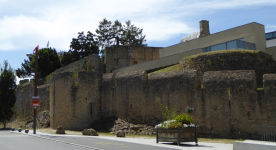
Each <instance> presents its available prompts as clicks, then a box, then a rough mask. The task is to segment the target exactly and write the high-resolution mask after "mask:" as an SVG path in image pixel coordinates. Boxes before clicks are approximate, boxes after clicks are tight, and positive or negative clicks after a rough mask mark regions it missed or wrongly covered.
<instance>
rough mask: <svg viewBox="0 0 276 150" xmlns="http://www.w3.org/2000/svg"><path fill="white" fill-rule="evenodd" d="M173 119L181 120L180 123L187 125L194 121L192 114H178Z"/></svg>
mask: <svg viewBox="0 0 276 150" xmlns="http://www.w3.org/2000/svg"><path fill="white" fill-rule="evenodd" d="M174 120H176V121H178V122H181V123H182V124H187V125H189V124H192V123H194V118H193V116H189V115H188V114H181V115H178V116H176V117H175V118H174Z"/></svg>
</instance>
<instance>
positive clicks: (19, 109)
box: [15, 82, 50, 119]
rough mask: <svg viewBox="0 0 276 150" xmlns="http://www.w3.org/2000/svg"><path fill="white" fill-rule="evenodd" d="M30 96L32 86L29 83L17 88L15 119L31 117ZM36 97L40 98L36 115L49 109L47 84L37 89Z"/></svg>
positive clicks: (32, 93) (32, 92)
mask: <svg viewBox="0 0 276 150" xmlns="http://www.w3.org/2000/svg"><path fill="white" fill-rule="evenodd" d="M32 96H34V86H33V85H32V84H31V83H30V82H26V83H24V84H21V85H19V86H18V87H17V93H16V102H15V117H19V118H21V119H23V118H24V119H30V118H32V117H33V107H31V98H32ZM38 96H40V107H38V108H37V111H38V113H39V112H41V111H48V110H49V109H50V101H49V85H48V84H46V85H42V86H39V87H38Z"/></svg>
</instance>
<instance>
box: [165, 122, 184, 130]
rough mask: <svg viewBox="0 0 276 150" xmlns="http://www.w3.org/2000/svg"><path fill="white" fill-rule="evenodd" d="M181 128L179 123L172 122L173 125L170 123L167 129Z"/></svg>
mask: <svg viewBox="0 0 276 150" xmlns="http://www.w3.org/2000/svg"><path fill="white" fill-rule="evenodd" d="M178 127H179V128H182V127H183V125H182V123H181V122H173V123H170V124H169V125H168V128H169V129H176V128H178Z"/></svg>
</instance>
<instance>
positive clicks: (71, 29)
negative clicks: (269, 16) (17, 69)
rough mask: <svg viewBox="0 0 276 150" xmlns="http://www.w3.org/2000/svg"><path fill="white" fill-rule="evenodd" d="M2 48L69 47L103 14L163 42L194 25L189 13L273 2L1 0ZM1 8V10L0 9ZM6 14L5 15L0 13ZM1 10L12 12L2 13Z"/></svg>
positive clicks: (185, 31)
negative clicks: (39, 0)
mask: <svg viewBox="0 0 276 150" xmlns="http://www.w3.org/2000/svg"><path fill="white" fill-rule="evenodd" d="M0 4H2V6H1V5H0V51H1V50H15V49H20V48H22V47H33V48H34V47H35V46H36V45H37V44H40V47H45V46H46V44H47V42H48V40H49V41H50V46H52V47H55V48H56V49H57V50H68V49H69V45H70V42H71V40H72V38H73V37H77V33H78V32H81V31H84V32H85V33H86V32H87V31H91V32H94V31H95V29H96V28H97V26H98V24H99V21H101V20H102V19H103V18H107V19H108V20H111V21H114V20H115V19H118V20H119V21H121V22H125V21H126V20H131V21H132V23H133V24H134V25H135V26H137V27H140V28H143V29H144V35H146V39H147V40H148V41H164V40H168V39H170V38H172V37H174V36H176V35H179V34H189V33H192V32H194V31H196V30H198V28H193V27H190V26H189V22H187V21H189V20H190V19H192V17H193V16H195V15H198V14H200V13H209V12H210V11H211V10H219V9H237V8H248V7H249V8H250V7H251V6H260V5H274V4H276V1H275V0H243V1H240V0H233V1H222V0H211V1H194V0H193V1H182V0H174V1H171V0H170V1H169V0H158V1H157V0H151V1H148V0H139V1H134V0H133V1H128V0H117V1H107V0H105V1H104V0H102V1H90V0H79V1H72V2H71V1H54V0H53V1H51V0H50V1H47V2H46V1H45V2H34V1H12V3H10V2H9V3H8V1H5V0H0ZM1 10H2V11H1ZM1 12H2V14H5V16H3V15H2V16H1ZM5 12H10V14H6V13H5Z"/></svg>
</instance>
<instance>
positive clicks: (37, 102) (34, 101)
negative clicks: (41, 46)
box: [32, 46, 40, 134]
mask: <svg viewBox="0 0 276 150" xmlns="http://www.w3.org/2000/svg"><path fill="white" fill-rule="evenodd" d="M35 53H36V55H35V89H34V96H33V97H32V107H34V132H33V133H34V134H36V107H39V106H40V98H39V96H37V65H38V46H37V47H36V48H35Z"/></svg>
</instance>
